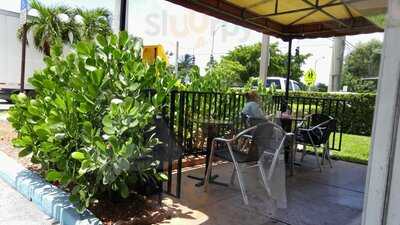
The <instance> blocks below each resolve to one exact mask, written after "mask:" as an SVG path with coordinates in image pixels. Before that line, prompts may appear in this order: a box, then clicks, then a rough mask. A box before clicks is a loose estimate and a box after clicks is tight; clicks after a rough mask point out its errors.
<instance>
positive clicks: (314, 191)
mask: <svg viewBox="0 0 400 225" xmlns="http://www.w3.org/2000/svg"><path fill="white" fill-rule="evenodd" d="M333 163H334V167H333V168H329V167H324V170H323V171H322V172H319V170H318V169H316V168H315V162H314V158H313V157H312V156H308V157H306V159H305V161H304V163H303V164H302V166H300V167H296V169H295V175H294V176H292V177H287V179H286V189H287V190H286V191H287V198H288V203H287V208H286V209H278V208H277V207H276V204H275V202H274V200H272V199H270V198H269V197H268V195H267V193H266V191H265V190H264V189H263V186H262V182H261V179H260V176H259V174H258V171H257V170H256V169H255V168H254V169H249V170H247V171H246V172H245V173H244V177H245V182H246V185H247V189H248V190H247V191H248V195H249V202H250V203H249V205H248V206H246V205H244V204H243V201H242V197H241V194H240V189H239V185H238V184H237V182H236V183H235V185H234V186H231V187H224V186H219V185H214V184H211V185H210V186H209V190H208V192H204V189H203V188H201V187H200V188H199V187H196V186H195V184H196V183H197V182H198V181H196V180H192V179H189V178H188V177H187V175H189V174H190V175H198V176H201V175H202V174H203V173H204V168H197V169H193V170H189V171H186V172H184V174H183V176H182V196H181V198H180V199H176V198H173V197H170V196H167V195H166V196H165V200H164V204H165V205H166V207H168V208H170V210H172V212H174V214H175V215H174V217H173V218H172V219H170V220H167V221H164V222H163V223H162V224H174V225H176V224H182V225H183V224H185V225H192V224H193V225H194V224H201V225H211V224H212V225H247V224H251V225H272V224H274V225H284V224H290V225H338V224H340V225H359V224H361V213H362V206H363V194H364V183H365V177H366V166H364V165H359V164H354V163H347V162H342V161H334V162H333ZM214 173H216V174H219V175H220V177H219V178H218V180H219V181H221V182H225V183H229V178H230V174H231V173H232V166H231V165H230V164H220V165H218V166H215V167H214Z"/></svg>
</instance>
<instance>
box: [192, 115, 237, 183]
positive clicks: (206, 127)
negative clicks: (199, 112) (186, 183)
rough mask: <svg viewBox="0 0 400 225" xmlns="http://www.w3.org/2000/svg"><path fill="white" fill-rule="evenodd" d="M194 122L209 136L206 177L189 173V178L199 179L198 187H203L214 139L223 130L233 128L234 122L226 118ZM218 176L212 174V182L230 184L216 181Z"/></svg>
mask: <svg viewBox="0 0 400 225" xmlns="http://www.w3.org/2000/svg"><path fill="white" fill-rule="evenodd" d="M193 123H198V124H200V126H201V127H202V129H203V131H204V134H205V136H206V137H207V145H206V165H205V166H206V170H205V172H204V177H197V176H193V175H188V177H189V178H192V179H195V180H199V181H200V182H199V183H197V184H196V187H201V186H203V185H204V179H205V177H206V174H207V169H208V164H209V163H210V153H211V147H212V140H213V139H214V138H216V137H219V136H220V135H221V134H220V132H221V130H223V129H227V128H232V127H233V122H230V121H226V120H214V119H207V120H193ZM211 163H212V162H211ZM216 178H218V175H217V174H215V175H211V176H210V180H209V182H210V183H214V184H219V185H223V186H228V184H225V183H221V182H218V181H215V179H216Z"/></svg>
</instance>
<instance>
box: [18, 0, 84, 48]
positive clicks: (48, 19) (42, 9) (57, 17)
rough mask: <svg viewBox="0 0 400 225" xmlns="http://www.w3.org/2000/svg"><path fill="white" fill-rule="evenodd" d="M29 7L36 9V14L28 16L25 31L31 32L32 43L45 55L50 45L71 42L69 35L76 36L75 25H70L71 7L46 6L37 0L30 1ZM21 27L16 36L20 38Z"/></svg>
mask: <svg viewBox="0 0 400 225" xmlns="http://www.w3.org/2000/svg"><path fill="white" fill-rule="evenodd" d="M30 7H31V8H32V9H34V10H36V11H37V14H38V15H37V16H33V17H30V18H29V20H28V21H27V23H26V31H27V32H32V34H33V43H34V45H35V47H36V48H37V49H39V50H40V51H42V52H43V53H44V54H45V55H50V47H51V46H52V45H53V44H55V43H56V42H59V41H61V42H63V43H71V37H74V36H75V37H77V36H78V32H77V29H76V28H74V29H71V27H76V26H73V25H71V23H72V22H73V21H72V20H71V19H70V15H71V13H72V11H71V9H69V8H68V7H65V6H57V7H48V6H45V5H43V4H41V3H40V2H39V1H37V0H32V1H30ZM22 34H23V27H21V28H19V29H18V33H17V36H18V38H19V39H22ZM72 39H73V38H72Z"/></svg>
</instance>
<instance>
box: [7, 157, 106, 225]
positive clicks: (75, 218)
mask: <svg viewBox="0 0 400 225" xmlns="http://www.w3.org/2000/svg"><path fill="white" fill-rule="evenodd" d="M0 178H2V179H3V180H4V181H5V182H6V183H8V184H9V185H10V186H11V187H13V188H14V189H15V190H17V191H18V192H19V193H21V194H22V195H23V196H24V197H25V198H27V199H28V200H30V201H32V202H34V203H35V204H36V205H37V206H38V207H39V208H40V209H41V210H42V211H43V212H44V213H46V214H47V215H48V216H50V217H51V218H53V219H54V220H56V221H58V222H59V223H60V224H61V225H101V224H102V223H101V221H100V220H99V219H98V218H97V217H96V216H95V215H93V213H91V212H90V211H89V210H86V211H85V212H84V213H83V214H79V213H78V212H77V211H76V208H75V207H74V206H73V205H72V203H71V202H70V201H69V199H68V196H69V194H67V193H66V192H64V191H62V190H61V189H59V188H57V187H56V186H54V185H51V184H49V183H48V182H46V181H45V180H44V179H43V178H42V177H40V176H39V175H37V174H35V173H33V172H32V171H30V170H28V169H26V168H24V167H23V166H22V165H20V164H18V163H17V162H16V161H15V160H14V159H12V158H10V157H9V156H7V155H6V154H5V153H4V152H1V151H0Z"/></svg>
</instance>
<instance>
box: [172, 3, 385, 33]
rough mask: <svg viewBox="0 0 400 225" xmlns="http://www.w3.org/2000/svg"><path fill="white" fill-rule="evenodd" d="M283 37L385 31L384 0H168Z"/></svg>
mask: <svg viewBox="0 0 400 225" xmlns="http://www.w3.org/2000/svg"><path fill="white" fill-rule="evenodd" d="M167 1H170V2H172V3H175V4H178V5H181V6H184V7H187V8H189V9H193V10H195V11H198V12H201V13H204V14H207V15H210V16H213V17H216V18H219V19H222V20H225V21H228V22H231V23H233V24H237V25H240V26H243V27H247V28H249V29H252V30H256V31H259V32H262V33H265V34H269V35H273V36H275V37H278V38H282V39H283V40H288V39H294V38H296V39H302V38H317V37H331V36H343V35H353V34H363V33H373V32H382V31H383V29H382V28H380V27H379V26H377V25H376V24H374V23H372V22H371V21H370V20H368V19H366V18H365V17H364V16H365V15H366V14H365V13H367V14H368V15H377V14H382V13H384V12H385V10H386V7H387V5H386V1H385V0H167Z"/></svg>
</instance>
